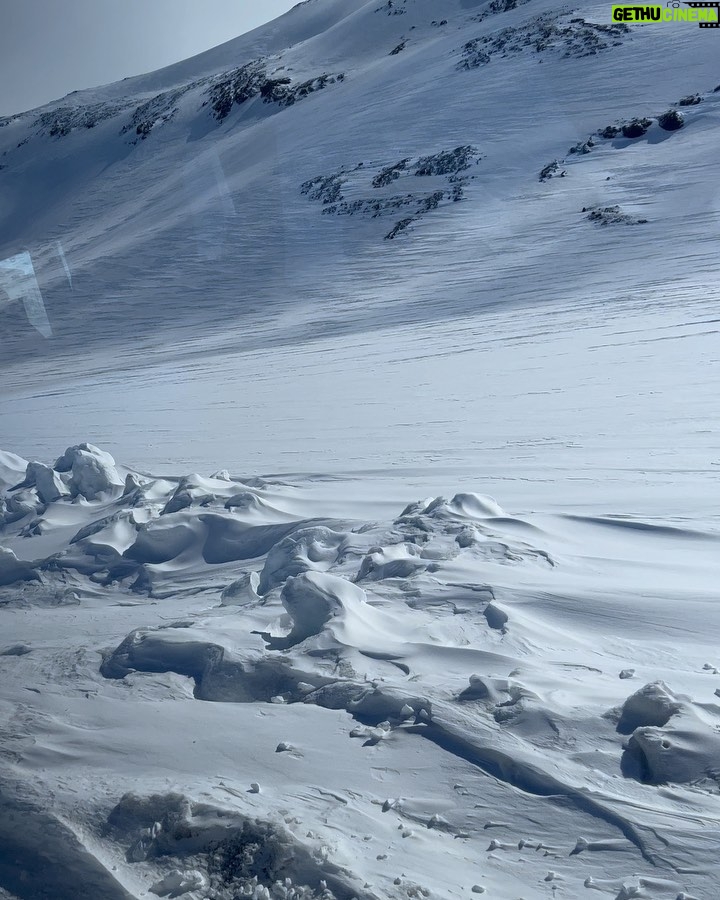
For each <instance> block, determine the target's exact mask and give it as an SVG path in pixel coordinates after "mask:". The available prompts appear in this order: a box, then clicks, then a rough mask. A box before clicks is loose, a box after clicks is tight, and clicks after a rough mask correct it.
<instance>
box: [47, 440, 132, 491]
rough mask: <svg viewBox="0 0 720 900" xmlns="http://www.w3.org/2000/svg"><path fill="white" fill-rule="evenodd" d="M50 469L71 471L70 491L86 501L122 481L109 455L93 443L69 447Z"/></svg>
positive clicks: (111, 488)
mask: <svg viewBox="0 0 720 900" xmlns="http://www.w3.org/2000/svg"><path fill="white" fill-rule="evenodd" d="M53 468H54V469H55V471H56V472H70V473H71V477H70V490H71V492H72V493H73V494H74V495H75V496H77V495H78V494H79V495H81V496H82V497H84V498H85V499H86V500H96V499H98V497H99V496H100V495H101V494H105V493H110V492H114V491H116V489H117V488H119V487H122V486H123V484H124V481H123V479H122V478H121V477H120V475H119V474H118V471H117V469H116V468H115V460H114V459H113V458H112V456H111V455H110V454H109V453H106V452H105V451H103V450H99V449H98V448H97V447H95V446H93V445H92V444H87V443H84V444H78V445H77V446H75V447H68V449H67V450H66V451H65V453H63V455H62V456H61V457H60V458H59V459H58V460H57V461H56V463H55V465H54V467H53Z"/></svg>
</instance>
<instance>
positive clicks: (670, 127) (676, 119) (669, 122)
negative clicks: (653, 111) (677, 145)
mask: <svg viewBox="0 0 720 900" xmlns="http://www.w3.org/2000/svg"><path fill="white" fill-rule="evenodd" d="M684 124H685V119H683V117H682V115H681V114H680V113H679V112H677V110H674V109H669V110H668V111H667V112H664V113H663V114H662V115H661V116H658V125H659V126H660V127H661V128H662V129H663V130H664V131H678V129H680V128H682V127H683V125H684Z"/></svg>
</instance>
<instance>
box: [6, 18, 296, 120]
mask: <svg viewBox="0 0 720 900" xmlns="http://www.w3.org/2000/svg"><path fill="white" fill-rule="evenodd" d="M296 2H297V0H0V115H10V114H12V113H16V112H21V111H24V110H26V109H32V108H33V107H35V106H40V105H41V104H43V103H47V102H49V101H50V100H56V99H58V98H59V97H62V96H63V95H65V94H68V93H69V92H70V91H75V90H81V89H82V88H87V87H95V86H97V85H99V84H107V83H108V82H111V81H118V80H119V79H121V78H125V77H126V76H127V75H139V74H142V73H144V72H150V71H152V70H153V69H159V68H161V67H162V66H166V65H168V64H170V63H173V62H177V61H178V60H181V59H187V57H189V56H193V55H195V54H196V53H200V52H201V51H203V50H207V49H208V48H210V47H215V46H217V45H218V44H222V43H224V42H225V41H228V40H230V39H231V38H234V37H237V36H238V35H239V34H243V33H244V32H246V31H250V30H251V29H253V28H255V27H257V26H258V25H261V24H262V23H263V22H268V21H270V20H271V19H274V18H276V17H277V16H279V15H280V14H281V13H284V12H287V10H288V9H290V7H292V6H294V5H295V3H296Z"/></svg>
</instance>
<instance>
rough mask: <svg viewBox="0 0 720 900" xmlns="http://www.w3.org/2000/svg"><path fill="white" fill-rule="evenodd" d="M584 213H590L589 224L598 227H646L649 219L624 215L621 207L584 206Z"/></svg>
mask: <svg viewBox="0 0 720 900" xmlns="http://www.w3.org/2000/svg"><path fill="white" fill-rule="evenodd" d="M582 211H583V212H586V213H588V215H587V219H588V221H589V222H595V223H596V224H597V225H645V224H647V219H638V218H637V217H636V216H631V215H628V213H624V212H623V211H622V209H621V208H620V207H619V206H584V207H583V210H582Z"/></svg>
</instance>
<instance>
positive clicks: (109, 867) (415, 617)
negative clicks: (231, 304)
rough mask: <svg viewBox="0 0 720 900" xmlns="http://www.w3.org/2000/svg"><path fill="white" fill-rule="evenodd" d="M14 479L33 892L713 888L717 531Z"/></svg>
mask: <svg viewBox="0 0 720 900" xmlns="http://www.w3.org/2000/svg"><path fill="white" fill-rule="evenodd" d="M0 485H1V486H2V509H3V526H2V530H1V531H0V544H1V545H2V550H1V554H2V555H1V556H0V560H1V561H2V567H1V568H0V576H1V578H0V585H1V586H0V612H1V613H2V616H3V622H4V626H5V627H4V630H3V640H2V646H0V667H1V669H2V677H3V682H4V684H5V687H6V693H5V696H6V697H12V696H14V697H15V698H16V699H15V700H14V701H11V700H6V701H4V705H3V707H2V711H3V716H4V717H5V722H6V726H7V727H5V728H4V729H3V735H4V736H3V738H2V743H1V749H2V760H3V761H2V765H1V770H0V802H1V803H2V805H3V809H4V810H5V815H3V817H2V818H3V823H4V824H3V825H2V826H0V828H1V829H2V834H3V840H7V841H8V846H11V847H12V848H13V858H14V863H13V865H11V866H8V865H7V864H6V863H4V864H3V865H0V886H2V887H3V888H5V889H7V890H8V891H10V892H11V893H12V894H14V895H15V896H18V897H20V898H31V897H35V896H40V894H38V893H37V892H35V893H33V891H37V889H39V888H37V885H38V884H39V883H40V882H39V881H38V878H39V877H40V876H38V875H37V872H36V869H34V868H33V867H34V862H33V861H34V860H36V859H38V858H39V859H40V860H41V861H42V863H43V865H44V866H45V870H44V871H45V875H44V876H43V878H44V879H45V880H44V881H43V882H42V884H43V889H44V890H48V889H51V890H53V891H54V893H53V896H57V897H70V896H76V897H77V896H89V894H87V893H82V892H80V893H77V892H75V893H73V888H72V887H71V886H70V885H71V884H72V883H73V880H75V882H76V883H77V884H82V885H83V886H84V889H86V890H87V889H89V886H91V885H94V886H95V890H96V891H97V892H98V896H100V895H101V896H103V897H108V898H115V897H118V898H131V897H140V896H146V893H147V891H150V892H151V893H153V894H155V895H158V896H173V897H180V896H182V897H188V898H193V900H201V898H211V900H231V898H235V897H244V896H248V897H256V898H293V897H297V898H312V897H322V898H333V897H337V898H347V900H349V898H351V897H357V898H366V897H367V898H380V897H394V898H405V897H438V898H440V897H443V898H444V897H451V896H468V895H470V893H471V892H472V891H475V893H483V892H485V893H487V895H488V896H489V897H498V898H503V900H505V898H508V897H512V898H515V897H523V898H541V897H547V896H549V895H550V893H551V894H552V895H553V896H557V897H573V898H575V897H580V896H582V895H583V894H584V891H585V889H595V890H596V891H598V892H599V893H600V894H601V895H604V896H608V897H610V898H623V900H626V898H630V897H643V898H657V900H676V898H678V897H682V898H690V897H698V898H702V900H705V898H710V897H711V896H712V891H713V889H714V888H713V884H714V877H715V876H714V874H713V866H712V865H711V863H710V861H711V859H712V854H711V853H710V848H711V847H712V846H714V843H715V842H716V841H717V838H718V826H717V819H716V805H717V796H718V784H720V781H719V779H720V768H718V763H717V760H718V758H719V756H718V754H720V703H719V702H718V700H717V696H718V695H720V687H716V685H718V684H720V682H718V680H717V679H718V674H719V673H720V669H718V668H716V666H715V663H717V662H720V661H719V660H717V657H716V655H714V653H713V650H714V645H713V643H712V639H713V637H712V635H713V633H714V632H713V630H712V628H710V627H709V622H711V621H713V622H714V619H713V616H714V613H713V612H712V607H711V606H710V605H709V604H711V603H712V600H713V599H714V592H715V590H716V584H717V580H716V579H717V574H718V565H717V561H718V558H719V557H718V548H719V546H720V535H719V534H718V533H717V532H714V531H712V529H710V530H707V531H697V530H696V531H693V530H690V529H685V530H683V529H682V528H680V527H676V526H673V527H670V526H663V527H661V526H660V525H658V524H652V523H646V522H643V521H638V520H632V519H620V518H601V517H595V518H588V517H585V518H584V517H582V516H563V515H552V516H551V515H543V514H539V513H536V514H533V515H530V516H527V515H526V516H517V515H513V514H511V513H509V512H506V511H504V510H503V509H502V508H501V507H500V506H499V505H498V503H497V502H496V501H495V500H493V499H490V498H488V497H486V496H484V495H483V494H482V493H477V492H462V493H458V494H456V495H455V496H452V497H451V498H449V499H447V498H443V497H434V498H433V497H430V498H425V499H422V500H419V501H414V502H411V503H409V504H408V505H407V506H406V508H404V509H397V510H396V512H395V514H394V515H393V516H391V517H389V518H387V519H386V520H379V521H365V520H363V519H361V518H358V516H357V515H356V513H355V511H354V506H355V504H354V503H353V502H352V500H349V501H348V514H347V516H346V517H342V518H338V516H337V515H336V514H333V515H332V516H328V515H326V514H324V513H323V511H322V508H320V509H314V506H315V505H316V502H315V501H313V495H312V485H311V483H309V482H302V481H301V480H298V479H294V480H280V479H277V478H257V477H242V478H241V477H234V476H232V475H230V474H229V473H228V472H226V471H223V472H218V473H216V474H215V475H212V476H210V477H206V476H202V475H198V474H194V475H189V476H185V477H177V476H168V475H163V476H161V477H157V476H153V475H149V474H147V473H142V472H137V471H131V470H128V469H127V468H125V467H123V466H121V465H118V464H117V463H116V461H115V460H114V459H113V458H112V456H110V454H108V453H107V452H104V451H102V450H100V449H98V448H97V447H95V446H94V445H93V444H88V443H84V444H79V445H77V446H73V447H70V448H68V449H67V450H66V451H65V452H64V453H63V454H62V455H61V456H60V457H59V458H58V459H57V460H56V461H55V462H54V463H52V464H45V463H41V462H38V461H30V462H27V461H25V460H23V459H21V458H20V457H18V456H16V455H14V454H12V453H0ZM319 505H320V507H322V504H319ZM669 554H672V556H673V567H672V568H671V569H668V567H667V566H665V565H664V563H663V561H664V560H665V559H667V557H668V555H669ZM691 570H692V571H693V573H694V580H693V582H692V584H690V583H687V582H685V581H684V579H683V578H682V577H678V576H676V575H675V574H674V573H682V572H684V571H691ZM673 621H674V622H676V623H678V624H679V622H680V621H682V630H678V629H675V628H673V627H672V626H671V625H670V623H671V622H673ZM701 648H703V649H701ZM48 796H52V798H53V799H52V802H51V803H50V804H48V802H47V799H46V798H47V797H48ZM19 815H21V816H22V819H23V821H24V822H25V825H24V827H23V829H22V830H21V831H18V830H17V829H16V828H14V827H13V826H12V822H13V821H16V820H17V816H19ZM48 829H50V832H48ZM48 833H50V834H51V835H52V838H51V839H49V840H46V839H45V838H44V837H43V838H41V835H47V834H48ZM33 872H35V874H33ZM553 888H554V889H555V890H553ZM549 892H550V893H549Z"/></svg>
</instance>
